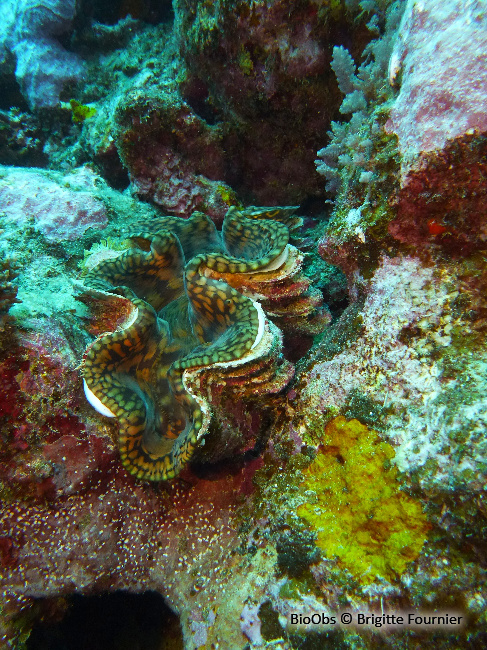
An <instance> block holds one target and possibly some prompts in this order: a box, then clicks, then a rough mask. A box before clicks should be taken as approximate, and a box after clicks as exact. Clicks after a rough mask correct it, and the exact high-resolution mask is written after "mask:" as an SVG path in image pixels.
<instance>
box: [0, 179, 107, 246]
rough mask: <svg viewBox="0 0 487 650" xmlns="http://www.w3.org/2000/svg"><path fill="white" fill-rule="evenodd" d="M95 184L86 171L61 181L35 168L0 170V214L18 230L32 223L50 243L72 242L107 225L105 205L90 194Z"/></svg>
mask: <svg viewBox="0 0 487 650" xmlns="http://www.w3.org/2000/svg"><path fill="white" fill-rule="evenodd" d="M95 180H96V175H95V174H94V173H93V172H91V171H90V170H88V169H87V168H84V169H80V170H77V171H76V172H74V173H72V174H70V175H67V176H64V177H63V175H61V174H59V173H51V174H50V173H49V172H45V171H44V170H41V169H36V168H31V169H26V168H17V167H10V168H3V173H2V175H1V177H0V210H1V211H2V213H3V214H4V216H5V217H6V218H7V219H8V220H9V221H10V222H12V223H16V224H18V225H19V226H23V227H25V226H27V225H29V224H30V223H31V222H32V225H33V227H34V228H35V229H36V230H37V231H39V232H40V233H41V234H42V235H44V237H45V238H46V239H47V240H48V241H49V242H53V243H54V242H58V241H66V240H68V241H72V240H74V239H78V238H79V237H81V236H82V235H83V233H84V232H85V231H86V230H87V229H88V228H105V226H106V225H107V223H108V222H107V213H106V209H105V206H104V204H103V203H102V202H101V201H100V200H98V199H97V198H95V197H94V196H93V193H92V192H90V191H89V186H90V184H91V187H92V188H93V186H94V184H95Z"/></svg>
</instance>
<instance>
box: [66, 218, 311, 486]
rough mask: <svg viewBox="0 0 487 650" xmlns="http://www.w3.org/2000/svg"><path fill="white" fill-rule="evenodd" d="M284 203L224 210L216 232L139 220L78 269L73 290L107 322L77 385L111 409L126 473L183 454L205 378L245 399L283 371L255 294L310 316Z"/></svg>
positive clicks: (180, 462) (203, 408)
mask: <svg viewBox="0 0 487 650" xmlns="http://www.w3.org/2000/svg"><path fill="white" fill-rule="evenodd" d="M294 211H295V208H274V209H272V210H271V209H268V208H262V209H258V208H249V209H247V210H245V211H238V210H237V209H236V208H230V210H229V211H228V213H227V215H226V217H225V220H224V222H223V228H222V231H221V233H219V232H218V231H217V230H216V228H215V225H214V224H213V222H212V221H211V220H210V219H209V218H208V217H207V216H206V215H204V214H203V213H194V214H193V215H192V216H191V217H190V218H189V219H181V218H178V217H161V218H157V219H154V220H152V221H150V222H142V223H140V224H138V227H139V232H138V233H136V234H135V235H134V236H133V237H132V238H131V241H132V247H131V248H129V249H128V250H126V251H124V252H122V253H120V254H119V255H118V256H117V257H115V258H112V259H108V260H106V261H103V262H101V263H99V264H98V265H97V266H95V267H94V268H93V269H92V270H90V271H89V272H88V274H87V275H86V279H85V285H87V286H88V287H89V288H88V289H86V290H85V291H84V293H83V294H82V295H80V296H79V297H80V299H81V300H83V301H84V302H86V303H90V302H91V303H93V301H97V302H98V303H101V304H102V305H103V304H105V305H106V308H107V309H109V310H112V311H114V313H116V315H117V319H118V320H117V322H116V327H112V330H113V331H109V332H104V333H102V334H100V335H99V336H98V337H97V338H96V339H95V341H94V342H93V343H91V344H90V345H89V346H88V348H87V349H86V351H85V354H84V357H83V362H82V375H83V379H84V386H85V393H86V396H87V398H88V400H89V401H90V403H91V404H92V405H93V406H94V408H96V409H97V410H98V411H99V412H100V413H102V414H103V415H106V416H108V417H115V418H117V419H118V421H119V424H120V434H119V448H120V456H121V459H122V463H123V465H124V466H125V467H126V469H127V470H128V471H129V472H130V473H132V474H134V475H135V476H137V477H138V478H140V479H144V480H152V481H159V480H165V479H171V478H174V477H175V476H176V475H177V474H178V472H179V471H180V470H181V468H182V467H183V466H184V465H185V464H186V463H187V462H188V460H189V459H190V458H191V457H192V454H193V451H194V449H195V447H196V446H197V445H198V443H200V441H201V440H202V438H203V436H204V435H205V433H206V432H207V430H208V426H209V423H210V418H211V413H210V404H211V401H212V400H211V390H212V389H211V386H212V385H214V384H215V382H216V383H218V384H219V385H223V386H225V387H226V388H228V390H229V391H231V392H233V393H234V394H235V395H236V396H238V397H245V396H247V395H251V394H252V393H257V394H263V393H272V392H277V391H279V390H281V389H282V388H283V387H284V386H285V385H286V383H288V381H289V380H290V378H291V377H292V372H293V368H292V366H291V364H289V363H288V362H286V361H284V360H283V358H282V355H281V349H282V336H281V333H280V330H279V329H278V327H277V326H276V325H275V324H274V323H273V322H272V321H271V320H269V319H268V318H267V317H266V314H265V311H264V309H263V307H262V306H261V304H260V302H259V301H262V303H263V304H264V305H265V306H268V305H274V312H275V313H274V314H273V315H274V316H275V318H276V320H277V321H279V319H280V318H281V319H284V320H285V319H286V317H289V313H291V315H292V309H291V308H290V304H291V303H292V301H293V299H294V302H295V304H296V305H297V309H296V312H297V314H298V318H301V319H302V318H303V313H304V317H306V316H307V315H309V314H311V315H313V310H314V307H315V306H316V301H315V300H314V299H313V298H311V299H307V298H306V294H304V296H303V295H302V294H303V286H305V285H306V282H305V281H304V280H303V279H302V278H301V279H300V277H299V276H298V275H297V273H298V271H299V269H300V262H299V253H298V252H297V250H296V249H295V248H294V247H292V246H291V245H290V244H289V227H291V228H292V227H293V226H294V225H295V224H296V222H297V220H296V217H294V216H293V215H294ZM308 284H309V283H308ZM306 286H307V285H306ZM279 296H281V297H282V296H284V297H285V300H284V301H282V304H281V312H282V313H280V312H279V305H280V303H279ZM306 301H307V303H306ZM303 303H306V305H305V309H304V310H303ZM114 305H115V306H114ZM112 320H113V319H112ZM105 322H107V321H105V320H104V319H103V317H102V318H101V321H99V323H98V332H100V331H103V325H104V324H105Z"/></svg>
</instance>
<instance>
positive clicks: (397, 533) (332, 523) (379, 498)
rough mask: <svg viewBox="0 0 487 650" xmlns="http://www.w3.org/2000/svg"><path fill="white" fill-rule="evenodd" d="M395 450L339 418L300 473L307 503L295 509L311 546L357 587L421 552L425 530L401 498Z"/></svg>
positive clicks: (416, 506) (398, 570)
mask: <svg viewBox="0 0 487 650" xmlns="http://www.w3.org/2000/svg"><path fill="white" fill-rule="evenodd" d="M393 457H394V449H393V448H392V447H391V446H390V445H389V444H387V443H385V442H381V441H380V438H379V437H378V435H377V434H376V432H375V431H371V430H369V429H368V428H367V427H366V426H365V425H363V424H361V423H360V422H359V421H358V420H350V421H349V422H347V420H346V419H345V418H344V417H342V416H340V417H337V418H335V419H334V420H332V421H331V422H330V423H329V424H328V425H327V426H326V428H325V431H324V435H323V439H322V446H321V448H320V451H319V452H318V454H317V456H316V458H315V460H314V461H313V462H312V463H311V465H310V466H309V468H308V469H307V470H306V472H305V480H304V483H303V486H304V487H305V488H306V490H307V492H306V494H311V493H313V494H314V495H315V496H314V499H315V500H314V501H313V502H312V503H311V502H310V503H305V504H303V505H301V506H299V508H298V514H299V515H300V516H301V517H303V518H304V519H305V520H306V521H307V522H308V523H309V524H310V525H311V527H312V529H313V530H315V531H316V532H317V545H318V546H319V547H320V548H321V549H322V550H323V551H324V552H325V553H326V554H327V555H328V556H329V557H333V556H336V557H337V558H338V561H339V563H340V564H341V565H343V567H345V568H347V569H348V570H349V571H350V572H351V573H352V574H353V575H354V576H355V577H357V578H358V579H359V580H360V581H361V582H362V583H364V584H368V583H371V582H373V581H374V580H375V579H376V578H377V577H382V578H386V579H387V580H391V579H392V580H393V579H394V578H395V577H396V576H397V575H401V574H402V573H403V572H404V570H405V569H406V566H407V564H408V562H411V561H412V560H414V559H415V558H416V557H417V556H418V555H419V553H420V551H421V547H422V546H423V543H424V541H425V539H426V533H427V531H428V529H429V525H428V523H427V521H426V517H425V515H424V514H423V512H422V509H421V504H420V503H419V502H417V501H415V500H414V499H412V498H411V497H409V496H408V495H407V494H406V493H404V492H401V490H400V489H399V483H398V482H397V480H396V475H397V468H396V467H394V466H389V467H387V464H388V463H389V461H390V460H391V459H392V458H393Z"/></svg>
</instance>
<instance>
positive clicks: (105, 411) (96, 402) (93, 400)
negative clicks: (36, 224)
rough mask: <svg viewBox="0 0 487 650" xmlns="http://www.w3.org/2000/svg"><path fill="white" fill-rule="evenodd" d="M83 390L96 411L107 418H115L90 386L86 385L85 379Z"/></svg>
mask: <svg viewBox="0 0 487 650" xmlns="http://www.w3.org/2000/svg"><path fill="white" fill-rule="evenodd" d="M83 388H84V390H85V395H86V399H87V400H88V402H89V403H90V404H91V406H92V407H93V408H94V409H95V411H98V413H101V414H102V415H106V417H107V418H114V417H115V414H114V413H112V412H111V411H110V409H109V408H108V407H107V406H105V404H103V402H100V400H99V399H98V397H97V396H96V395H95V393H93V392H92V391H91V390H90V389H89V388H88V384H87V383H86V380H85V379H83Z"/></svg>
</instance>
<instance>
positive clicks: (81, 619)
mask: <svg viewBox="0 0 487 650" xmlns="http://www.w3.org/2000/svg"><path fill="white" fill-rule="evenodd" d="M53 619H54V620H52V619H48V620H47V621H46V620H45V617H44V619H43V620H42V621H39V622H38V623H36V624H35V625H34V628H33V630H32V633H31V635H30V637H29V640H28V642H27V645H26V648H27V650H134V649H135V648H136V649H137V650H160V648H161V647H163V644H162V642H163V640H167V639H171V645H170V647H171V648H175V649H177V648H181V650H182V647H183V645H182V635H181V630H180V626H179V619H178V617H177V616H176V615H175V614H174V613H173V612H172V611H171V610H170V609H169V608H168V607H167V605H166V604H165V603H164V599H163V598H162V596H161V595H160V594H157V593H155V592H145V593H143V594H130V593H126V592H122V591H117V592H114V593H113V594H102V595H100V596H80V595H74V596H72V597H71V598H70V599H69V606H68V610H67V613H66V614H65V615H64V617H63V618H62V619H61V620H60V621H59V620H56V617H55V616H54V617H53ZM168 647H169V646H168Z"/></svg>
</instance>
